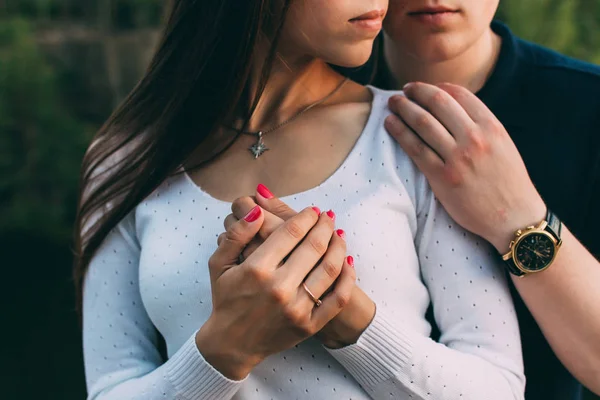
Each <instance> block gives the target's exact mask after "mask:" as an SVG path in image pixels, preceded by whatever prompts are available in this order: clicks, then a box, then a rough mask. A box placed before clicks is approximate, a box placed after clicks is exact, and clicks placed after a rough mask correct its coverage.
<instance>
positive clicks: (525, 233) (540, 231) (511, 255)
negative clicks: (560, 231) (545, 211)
mask: <svg viewBox="0 0 600 400" xmlns="http://www.w3.org/2000/svg"><path fill="white" fill-rule="evenodd" d="M547 225H548V223H547V222H546V221H542V222H540V224H539V225H538V226H528V227H527V228H525V229H519V230H518V231H516V232H515V239H514V240H512V241H511V242H510V245H509V251H508V253H506V254H504V255H503V256H502V259H503V260H504V261H508V260H510V259H512V261H513V263H514V264H515V265H516V266H517V268H518V269H519V270H520V271H522V272H523V273H525V274H532V273H536V272H542V271H544V270H546V269H548V268H549V267H550V266H551V265H552V263H553V262H554V260H555V259H556V255H557V254H558V250H559V249H560V246H561V245H562V240H557V239H556V238H555V237H554V236H553V235H552V234H551V233H550V232H548V231H546V230H545V229H546V226H547ZM531 235H543V236H545V237H547V238H549V239H550V240H551V241H552V243H553V244H554V253H553V254H552V258H551V260H550V261H549V262H548V264H547V265H546V266H545V267H543V268H541V269H535V270H532V269H529V268H527V267H526V266H524V265H523V264H522V263H521V261H520V260H519V259H518V257H517V252H516V250H517V248H518V247H519V244H520V243H521V242H522V241H523V240H525V239H526V238H527V237H529V236H531Z"/></svg>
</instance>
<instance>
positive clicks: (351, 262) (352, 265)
mask: <svg viewBox="0 0 600 400" xmlns="http://www.w3.org/2000/svg"><path fill="white" fill-rule="evenodd" d="M346 261H347V262H348V265H349V266H351V267H352V268H354V257H352V256H348V258H346Z"/></svg>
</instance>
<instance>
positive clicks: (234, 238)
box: [224, 224, 244, 243]
mask: <svg viewBox="0 0 600 400" xmlns="http://www.w3.org/2000/svg"><path fill="white" fill-rule="evenodd" d="M224 235H225V239H226V240H229V241H231V242H236V243H237V242H241V241H242V240H243V238H244V231H243V230H242V227H241V226H240V224H233V225H231V226H230V227H229V229H227V230H226V231H225V233H224Z"/></svg>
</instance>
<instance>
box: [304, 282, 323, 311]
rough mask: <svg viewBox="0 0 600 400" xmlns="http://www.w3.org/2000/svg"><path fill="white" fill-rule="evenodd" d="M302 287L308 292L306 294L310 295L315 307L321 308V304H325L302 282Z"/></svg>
mask: <svg viewBox="0 0 600 400" xmlns="http://www.w3.org/2000/svg"><path fill="white" fill-rule="evenodd" d="M302 287H303V288H304V290H306V293H308V296H309V297H310V299H311V300H312V301H314V302H315V307H320V306H321V304H323V302H322V301H321V300H320V299H318V298H317V297H316V296H315V295H314V294H312V292H311V291H310V289H309V288H308V286H306V283H305V282H302Z"/></svg>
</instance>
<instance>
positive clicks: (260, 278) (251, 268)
mask: <svg viewBox="0 0 600 400" xmlns="http://www.w3.org/2000/svg"><path fill="white" fill-rule="evenodd" d="M245 263H246V265H247V267H248V269H247V271H248V274H249V275H250V277H251V278H252V279H253V280H254V281H255V282H258V284H259V285H265V284H266V283H267V282H269V280H270V279H271V275H270V274H269V272H268V271H266V270H265V269H263V268H260V266H258V265H256V264H251V263H249V261H248V260H246V261H245Z"/></svg>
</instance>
